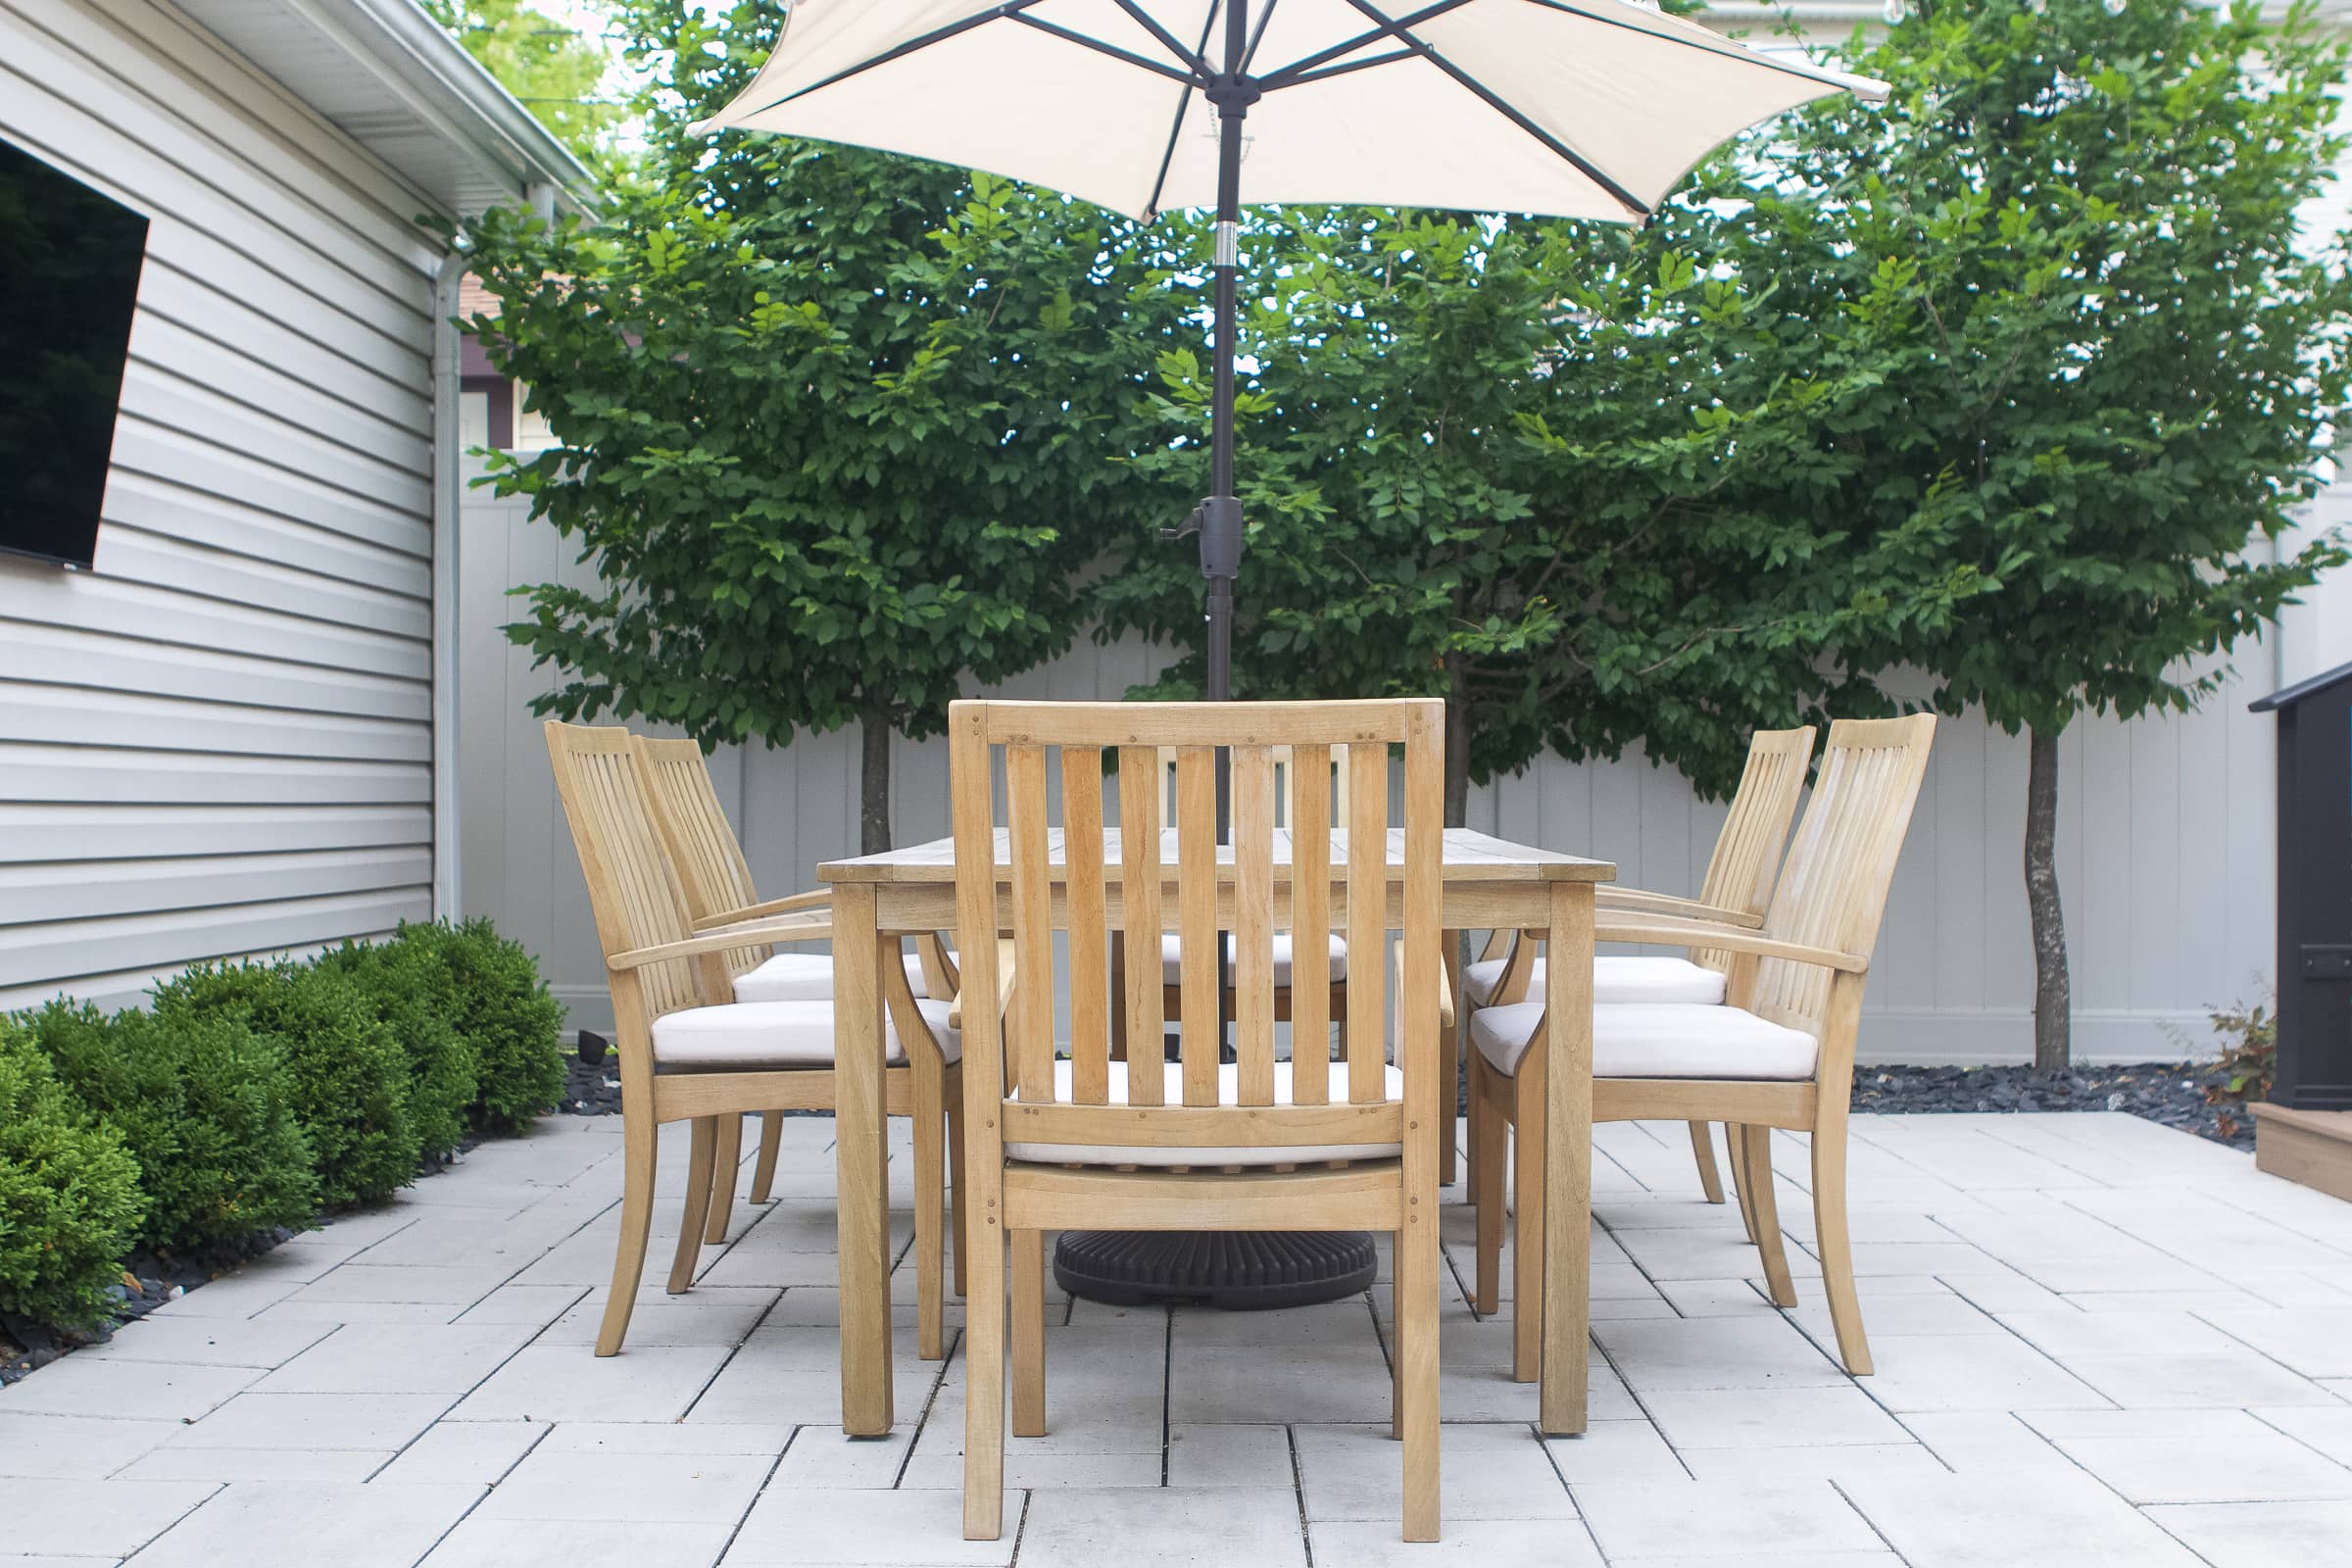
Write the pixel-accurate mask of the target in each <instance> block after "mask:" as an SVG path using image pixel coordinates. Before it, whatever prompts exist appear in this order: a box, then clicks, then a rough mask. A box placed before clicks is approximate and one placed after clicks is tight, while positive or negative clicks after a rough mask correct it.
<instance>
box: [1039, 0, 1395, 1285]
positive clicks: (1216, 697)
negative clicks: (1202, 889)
mask: <svg viewBox="0 0 2352 1568" xmlns="http://www.w3.org/2000/svg"><path fill="white" fill-rule="evenodd" d="M1249 11H1250V6H1249V0H1226V8H1225V70H1224V72H1223V73H1222V74H1221V75H1220V76H1219V77H1218V79H1217V82H1216V84H1215V85H1214V86H1212V87H1211V88H1210V89H1209V90H1208V92H1207V94H1206V96H1207V98H1208V101H1209V102H1210V103H1211V104H1214V105H1215V106H1216V110H1217V249H1216V259H1215V268H1214V272H1215V283H1214V287H1215V294H1216V326H1215V330H1216V349H1215V354H1216V362H1215V375H1216V378H1215V381H1214V383H1213V389H1212V392H1211V401H1210V405H1209V417H1210V425H1209V491H1210V494H1209V497H1208V499H1207V500H1205V501H1203V502H1201V506H1200V509H1199V510H1198V511H1197V512H1196V513H1195V514H1194V520H1195V522H1196V523H1197V524H1198V525H1199V527H1200V530H1201V576H1202V577H1204V578H1206V579H1207V580H1208V605H1207V613H1206V618H1207V623H1208V648H1207V666H1208V667H1207V669H1206V670H1205V672H1204V673H1205V675H1206V677H1207V679H1206V682H1205V686H1206V690H1205V692H1204V693H1203V695H1205V696H1206V697H1207V698H1208V700H1209V701H1210V702H1212V703H1222V702H1230V701H1231V700H1232V698H1233V579H1234V577H1235V576H1236V575H1237V574H1238V573H1239V572H1240V570H1241V565H1242V537H1243V536H1242V503H1241V501H1240V500H1239V499H1238V498H1237V497H1236V496H1235V495H1234V493H1233V491H1234V479H1233V358H1234V355H1233V351H1234V317H1235V316H1236V314H1237V305H1238V296H1239V294H1240V289H1241V265H1242V257H1241V217H1242V120H1243V117H1244V116H1246V115H1247V114H1248V113H1249V112H1250V105H1251V104H1253V103H1255V102H1256V101H1257V98H1258V89H1257V88H1256V87H1254V86H1252V85H1251V84H1250V81H1249V79H1248V76H1247V74H1246V72H1245V68H1246V66H1247V64H1248V62H1249V56H1250V21H1249ZM1232 809H1233V789H1232V754H1231V753H1230V752H1228V751H1227V750H1226V749H1225V748H1223V747H1219V748H1218V749H1217V838H1218V841H1219V842H1220V843H1222V842H1223V841H1224V840H1225V839H1226V838H1227V837H1228V835H1229V833H1230V831H1231V826H1232V821H1233V816H1232ZM1302 958H1303V955H1300V956H1299V959H1302ZM1130 961H1134V960H1133V958H1132V956H1131V958H1130ZM1146 961H1150V962H1153V963H1156V962H1157V961H1158V960H1157V955H1156V954H1153V955H1152V956H1150V957H1149V958H1148V959H1147V960H1146ZM1294 961H1295V962H1297V961H1299V960H1298V959H1295V960H1294ZM1217 969H1218V975H1219V980H1220V984H1219V985H1218V987H1217V1042H1218V1045H1219V1047H1220V1048H1222V1046H1223V1044H1224V1040H1225V1024H1226V1015H1225V999H1226V997H1227V996H1228V995H1229V994H1230V993H1231V990H1232V985H1233V941H1232V938H1231V936H1229V935H1227V934H1225V933H1222V932H1220V933H1219V934H1218V937H1217ZM1300 977H1301V973H1300V971H1298V970H1296V969H1295V970H1294V979H1299V978H1300ZM1141 1046H1142V1042H1139V1041H1130V1042H1129V1043H1128V1050H1129V1051H1131V1052H1132V1051H1135V1050H1137V1049H1139V1047H1141ZM1293 1049H1294V1050H1296V1049H1297V1047H1296V1044H1294V1046H1293ZM1320 1049H1322V1050H1325V1051H1328V1050H1330V1049H1331V1048H1330V1043H1329V1042H1328V1041H1325V1042H1323V1043H1322V1045H1321V1047H1320ZM1378 1272H1379V1255H1378V1254H1377V1253H1376V1252H1375V1251H1374V1250H1373V1247H1372V1238H1371V1236H1370V1235H1369V1234H1367V1233H1365V1232H1363V1231H1337V1232H1317V1231H1241V1232H1230V1233H1228V1232H1207V1233H1200V1234H1195V1233H1187V1232H1165V1231H1148V1232H1141V1233H1124V1232H1119V1231H1064V1232H1062V1234H1061V1239H1060V1240H1059V1241H1058V1242H1057V1243H1056V1244H1055V1245H1054V1278H1055V1280H1056V1281H1058V1282H1059V1283H1060V1285H1061V1288H1062V1289H1063V1290H1065V1291H1068V1292H1069V1293H1070V1294H1071V1295H1072V1296H1081V1297H1085V1298H1086V1299H1089V1300H1095V1301H1103V1302H1107V1303H1109V1304H1112V1305H1117V1306H1138V1305H1150V1304H1158V1303H1165V1302H1169V1301H1206V1302H1208V1303H1209V1304H1210V1305H1213V1306H1221V1307H1226V1308H1234V1309H1242V1310H1250V1309H1258V1308H1266V1307H1282V1306H1308V1305H1312V1304H1314V1303H1315V1302H1318V1301H1336V1300H1339V1299H1342V1298H1344V1297H1348V1296H1356V1295H1360V1294H1361V1293H1363V1292H1364V1291H1366V1290H1368V1289H1370V1288H1371V1285H1372V1281H1373V1278H1374V1276H1375V1275H1376V1274H1378Z"/></svg>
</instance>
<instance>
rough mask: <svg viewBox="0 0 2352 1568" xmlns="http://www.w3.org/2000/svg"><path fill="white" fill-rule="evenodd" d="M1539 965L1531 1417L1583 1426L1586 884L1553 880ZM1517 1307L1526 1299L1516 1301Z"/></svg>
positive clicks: (1589, 895) (1587, 1183) (1588, 1291)
mask: <svg viewBox="0 0 2352 1568" xmlns="http://www.w3.org/2000/svg"><path fill="white" fill-rule="evenodd" d="M1548 940H1549V942H1550V955H1549V956H1550V959H1551V961H1550V963H1548V964H1547V965H1545V968H1544V975H1545V980H1544V1020H1545V1030H1546V1039H1545V1041H1544V1069H1545V1070H1544V1095H1545V1115H1544V1197H1545V1201H1544V1366H1543V1375H1544V1385H1543V1393H1542V1396H1541V1399H1542V1409H1541V1414H1540V1416H1539V1419H1538V1425H1539V1426H1540V1427H1541V1428H1542V1429H1543V1430H1544V1432H1547V1433H1551V1434H1554V1435H1562V1436H1565V1435H1573V1434H1576V1433H1581V1432H1583V1431H1584V1430H1585V1388H1586V1378H1587V1376H1588V1362H1589V1359H1590V1354H1591V1342H1590V1337H1589V1335H1590V1326H1589V1321H1588V1320H1589V1318H1590V1316H1591V1312H1592V1283H1593V1257H1592V1242H1593V1235H1592V1232H1593V885H1592V884H1591V883H1589V882H1554V883H1553V884H1552V885H1551V919H1550V932H1549V937H1548ZM1519 1309H1520V1310H1521V1311H1526V1310H1527V1303H1526V1302H1524V1301H1522V1302H1520V1303H1519Z"/></svg>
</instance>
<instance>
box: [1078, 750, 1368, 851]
mask: <svg viewBox="0 0 2352 1568" xmlns="http://www.w3.org/2000/svg"><path fill="white" fill-rule="evenodd" d="M1310 749H1311V750H1312V751H1313V752H1314V753H1315V758H1314V759H1309V758H1302V757H1299V756H1298V755H1297V749H1296V748H1293V747H1289V746H1273V747H1268V748H1267V750H1269V751H1271V752H1272V753H1273V754H1274V825H1275V826H1276V827H1277V828H1280V829H1283V830H1285V831H1289V830H1291V829H1295V828H1297V827H1298V826H1299V812H1300V811H1301V810H1303V809H1305V808H1306V805H1307V804H1308V802H1309V801H1310V799H1311V798H1312V797H1313V796H1314V795H1315V794H1316V792H1315V791H1314V790H1312V789H1306V790H1301V789H1300V788H1299V780H1301V779H1310V778H1321V779H1326V780H1328V781H1329V782H1328V783H1326V784H1325V785H1324V787H1323V790H1322V800H1321V801H1320V802H1316V803H1314V804H1317V805H1319V806H1320V807H1321V808H1322V809H1323V814H1324V816H1325V818H1326V819H1328V820H1331V821H1334V822H1336V823H1337V824H1338V825H1339V826H1341V827H1346V826H1347V825H1348V769H1347V768H1346V767H1344V766H1335V765H1334V764H1333V762H1332V758H1331V749H1330V748H1329V747H1327V746H1318V747H1313V748H1310ZM1317 759H1319V760H1317ZM1382 787H1383V788H1386V787H1387V780H1386V779H1383V780H1382ZM1119 820H1120V821H1122V822H1124V821H1127V820H1129V819H1128V818H1127V817H1125V816H1121V817H1120V818H1119ZM1159 825H1160V827H1161V829H1162V830H1163V831H1164V830H1166V829H1169V828H1173V827H1174V826H1175V825H1176V748H1175V747H1173V746H1162V747H1161V748H1159Z"/></svg>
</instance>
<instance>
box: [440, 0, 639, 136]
mask: <svg viewBox="0 0 2352 1568" xmlns="http://www.w3.org/2000/svg"><path fill="white" fill-rule="evenodd" d="M419 3H421V4H422V5H423V7H424V9H425V12H426V14H427V15H429V16H430V17H431V18H432V19H433V20H434V21H435V22H438V23H439V24H441V25H442V26H444V27H446V28H448V29H449V30H450V32H452V33H453V34H455V35H456V36H457V40H458V41H459V42H460V43H462V44H464V45H465V46H466V53H468V54H470V55H472V56H473V58H474V59H476V60H478V61H480V62H481V63H482V65H483V66H484V67H485V68H487V69H488V71H489V73H490V74H492V75H493V76H496V77H497V78H498V80H499V83H500V85H502V86H504V87H505V88H506V89H507V91H509V92H511V93H513V94H514V95H515V98H516V99H517V100H518V101H519V102H520V103H521V104H522V106H523V107H524V108H525V109H528V110H529V111H530V112H531V113H532V114H533V115H535V116H536V117H538V120H539V122H540V123H542V124H544V125H546V126H547V128H548V129H550V130H552V131H554V132H555V133H556V135H557V136H559V137H561V138H562V139H563V141H564V145H566V146H568V147H569V148H570V149H571V150H572V153H573V154H574V156H576V157H577V158H579V160H580V161H581V162H582V163H584V164H587V165H588V166H589V167H590V168H592V169H595V168H603V169H605V170H607V171H608V172H611V171H612V169H613V165H614V161H615V159H616V158H617V157H618V156H619V155H620V153H621V145H620V135H619V133H620V131H621V130H622V128H623V126H624V125H625V123H627V121H628V119H629V115H630V107H629V101H628V97H627V95H626V93H625V92H624V91H623V90H622V87H621V84H620V83H619V82H618V81H617V80H616V77H617V74H618V72H617V67H618V66H619V58H618V56H617V55H616V54H615V52H614V49H613V44H612V43H611V42H610V41H608V39H607V38H606V37H605V36H603V35H602V34H601V33H594V32H589V31H586V30H584V29H582V28H580V27H577V26H574V25H570V24H568V23H565V22H564V21H561V20H560V19H558V18H557V17H555V16H553V15H551V14H550V13H549V12H547V11H543V10H541V9H540V8H539V7H537V6H535V5H532V4H530V3H528V0H419Z"/></svg>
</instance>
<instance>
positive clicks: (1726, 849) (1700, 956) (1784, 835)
mask: <svg viewBox="0 0 2352 1568" xmlns="http://www.w3.org/2000/svg"><path fill="white" fill-rule="evenodd" d="M1814 734H1815V731H1814V729H1813V726H1812V725H1810V724H1807V725H1805V726H1803V727H1802V728H1799V729H1766V730H1758V731H1756V733H1755V734H1754V735H1753V736H1752V737H1751V738H1750V739H1749V741H1748V743H1747V765H1746V767H1745V769H1744V770H1743V771H1742V772H1741V773H1740V787H1739V789H1738V791H1737V792H1736V793H1734V795H1733V796H1732V809H1731V811H1730V813H1729V814H1728V815H1727V816H1726V817H1725V818H1724V823H1723V831H1722V832H1720V833H1718V834H1717V835H1716V836H1715V852H1714V854H1713V855H1712V856H1710V857H1709V858H1708V859H1707V874H1706V878H1705V880H1704V881H1702V882H1700V884H1699V888H1698V897H1697V898H1696V899H1684V898H1676V897H1674V896H1673V895H1671V894H1665V893H1651V892H1648V891H1646V890H1644V889H1642V888H1631V887H1618V886H1614V885H1604V886H1602V887H1600V888H1598V889H1596V890H1595V902H1596V905H1597V907H1598V908H1599V910H1600V912H1601V913H1603V914H1607V913H1609V912H1612V911H1621V912H1626V913H1632V912H1637V911H1639V912H1643V913H1649V914H1660V915H1668V916H1672V917H1675V918H1678V919H1691V920H1705V921H1711V922H1717V923H1721V924H1728V925H1734V926H1744V927H1748V928H1751V929H1752V928H1753V927H1755V926H1758V925H1761V924H1762V923H1763V919H1764V909H1765V907H1766V906H1767V905H1768V904H1770V903H1771V902H1772V886H1773V882H1774V879H1775V878H1776V877H1777V876H1778V874H1779V872H1780V868H1781V850H1782V847H1783V846H1784V845H1785V844H1786V843H1787V842H1788V839H1789V820H1790V818H1792V817H1794V816H1795V815H1796V798H1797V796H1798V794H1799V793H1801V792H1802V791H1803V789H1804V786H1805V770H1806V769H1807V768H1808V767H1810V766H1811V765H1812V761H1813V737H1814ZM1518 936H1519V934H1518V933H1517V932H1515V931H1496V932H1495V933H1493V934H1492V935H1491V936H1490V937H1489V939H1488V942H1487V949H1486V952H1485V953H1484V954H1483V955H1482V956H1481V957H1480V958H1479V961H1477V962H1476V963H1473V964H1471V965H1470V966H1469V967H1468V968H1467V969H1465V970H1463V972H1462V1002H1463V1006H1464V1009H1465V1011H1467V1012H1470V1013H1472V1014H1475V1013H1476V1012H1477V1010H1478V1009H1479V1008H1481V1007H1488V1006H1504V1005H1511V1004H1514V1003H1521V1002H1525V1001H1526V1000H1527V998H1528V997H1529V996H1531V995H1535V996H1541V995H1542V994H1543V991H1544V960H1543V959H1542V958H1540V957H1538V956H1536V952H1535V944H1534V943H1532V942H1521V941H1520V940H1518ZM1731 970H1732V955H1731V954H1730V953H1728V952H1725V951H1723V950H1721V949H1713V950H1696V951H1693V952H1691V954H1690V955H1689V956H1687V957H1681V958H1677V957H1670V956H1648V955H1643V956H1633V955H1620V954H1604V955H1603V956H1600V957H1598V958H1596V959H1594V960H1593V1005H1595V1006H1599V1005H1612V1004H1619V1003H1651V1002H1657V1003H1700V1004H1706V1005H1714V1004H1718V1003H1721V1002H1723V1001H1724V1000H1726V989H1725V988H1726V985H1727V982H1728V981H1729V979H1730V976H1731ZM1476 1125H1477V1119H1476V1116H1475V1114H1474V1115H1473V1117H1472V1126H1473V1127H1474V1128H1475V1127H1476ZM1473 1137H1474V1138H1475V1134H1473ZM1691 1156H1692V1158H1693V1159H1695V1160H1696V1161H1697V1164H1698V1184H1699V1187H1700V1189H1701V1190H1702V1191H1703V1192H1705V1194H1706V1195H1707V1201H1708V1202H1710V1203H1720V1202H1722V1201H1723V1180H1722V1178H1721V1177H1720V1176H1719V1175H1718V1174H1717V1173H1716V1170H1715V1138H1714V1133H1713V1131H1712V1130H1711V1126H1710V1124H1709V1123H1707V1122H1703V1121H1694V1122H1692V1123H1691ZM1470 1162H1471V1165H1472V1166H1473V1167H1474V1168H1475V1167H1476V1165H1477V1163H1478V1152H1477V1150H1476V1149H1475V1148H1473V1149H1472V1150H1471V1153H1470ZM1732 1177H1733V1180H1734V1181H1735V1183H1736V1182H1737V1181H1738V1180H1739V1178H1740V1169H1739V1166H1738V1164H1737V1162H1735V1163H1734V1165H1733V1169H1732ZM1740 1209H1741V1212H1742V1213H1743V1214H1745V1213H1746V1212H1747V1201H1746V1198H1745V1193H1744V1189H1742V1196H1741V1199H1740ZM1749 1220H1750V1223H1751V1224H1752V1223H1753V1216H1752V1215H1750V1216H1749ZM1478 1309H1479V1310H1480V1311H1482V1312H1492V1311H1494V1310H1495V1302H1494V1301H1493V1300H1491V1299H1482V1300H1481V1301H1480V1302H1479V1303H1478Z"/></svg>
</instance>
